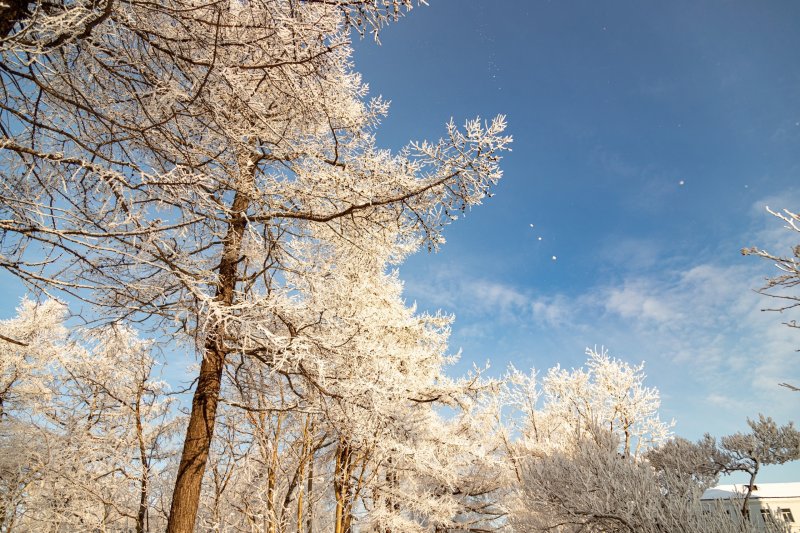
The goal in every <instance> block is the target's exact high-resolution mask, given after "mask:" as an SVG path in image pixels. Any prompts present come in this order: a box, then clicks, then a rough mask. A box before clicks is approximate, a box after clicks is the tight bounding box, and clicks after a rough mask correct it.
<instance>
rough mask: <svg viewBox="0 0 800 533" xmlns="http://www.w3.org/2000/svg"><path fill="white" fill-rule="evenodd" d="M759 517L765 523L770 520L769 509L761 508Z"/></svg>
mask: <svg viewBox="0 0 800 533" xmlns="http://www.w3.org/2000/svg"><path fill="white" fill-rule="evenodd" d="M761 518H763V519H764V523H765V524H769V523H770V522H772V514H771V513H770V512H769V509H761Z"/></svg>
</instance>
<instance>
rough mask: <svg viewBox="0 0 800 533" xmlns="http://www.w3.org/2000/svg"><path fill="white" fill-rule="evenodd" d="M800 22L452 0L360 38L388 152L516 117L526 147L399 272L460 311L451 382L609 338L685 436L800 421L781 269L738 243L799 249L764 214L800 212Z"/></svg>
mask: <svg viewBox="0 0 800 533" xmlns="http://www.w3.org/2000/svg"><path fill="white" fill-rule="evenodd" d="M798 20H800V4H798V3H797V2H788V1H787V2H778V1H774V2H768V3H767V2H738V1H715V2H702V3H699V2H688V1H673V2H659V3H656V2H633V1H609V2H593V1H573V2H556V1H553V2H544V1H531V0H519V1H516V0H514V1H512V0H506V1H504V2H502V3H501V2H486V1H479V0H437V1H432V2H431V5H430V6H429V7H420V8H417V9H414V10H413V11H412V12H411V13H410V14H409V15H408V16H407V17H406V18H405V19H404V20H402V21H401V22H400V23H398V24H396V25H392V26H390V27H388V28H387V29H386V30H385V31H384V32H383V33H382V35H381V41H382V44H381V46H377V45H375V44H374V43H373V42H371V41H369V40H365V41H361V42H359V43H357V44H356V56H355V65H356V70H358V71H359V72H361V73H362V75H363V77H364V81H366V82H368V83H369V85H370V89H371V94H372V95H382V96H384V97H385V98H387V99H389V100H391V101H392V107H391V110H390V115H389V117H388V118H387V119H386V120H385V122H384V124H383V125H382V127H381V128H380V130H379V132H378V139H379V142H380V143H381V144H383V145H384V146H387V147H391V148H399V147H400V146H402V145H403V144H405V142H407V141H408V140H410V139H423V138H428V139H435V138H438V137H439V136H440V135H441V134H442V133H443V131H444V130H443V125H444V123H445V122H446V121H447V120H449V119H450V118H451V117H453V118H455V120H456V121H457V122H463V121H464V120H465V119H467V118H471V117H474V116H476V115H480V116H482V117H486V118H491V117H492V116H494V115H496V114H498V113H503V114H506V115H507V116H508V121H509V130H510V133H511V134H513V136H514V144H513V152H512V153H511V154H509V155H508V156H507V157H506V159H505V160H504V164H503V168H504V171H505V176H504V178H503V180H502V182H501V183H500V184H499V186H498V187H497V188H496V189H495V193H496V194H495V197H494V198H491V199H489V200H487V201H486V202H485V203H484V205H482V206H480V207H478V208H476V209H474V210H473V211H471V212H469V213H468V214H467V216H466V217H465V218H464V219H462V220H459V221H457V222H456V223H455V224H453V225H452V226H451V227H449V228H448V229H447V231H446V238H447V244H446V245H444V247H443V248H442V250H441V251H440V252H439V253H437V254H427V253H420V254H417V255H416V256H414V257H412V258H411V260H409V261H408V262H407V263H406V264H404V265H403V266H402V267H401V269H400V271H401V277H402V278H403V279H404V280H405V281H406V294H407V297H408V299H409V301H416V302H417V304H418V305H419V307H420V309H427V310H436V309H443V310H445V311H448V312H452V313H455V315H456V322H455V325H454V328H453V336H452V348H453V350H454V351H455V350H457V349H459V348H461V349H463V355H462V362H461V363H460V364H459V365H458V366H457V367H456V368H455V369H454V372H456V373H458V372H463V371H466V370H467V369H469V368H470V367H471V365H472V364H473V363H475V364H478V365H482V364H484V363H485V362H486V361H487V360H489V361H491V365H492V372H495V373H497V374H500V373H502V372H503V371H504V369H505V368H506V366H507V364H508V363H513V364H514V365H515V366H517V367H518V368H526V369H527V368H530V367H536V368H540V369H546V368H549V367H551V366H553V365H555V364H557V363H560V364H561V365H562V366H565V367H575V366H580V365H581V364H583V362H584V360H585V356H584V349H585V347H587V346H594V345H605V346H606V347H607V348H609V350H610V352H611V354H612V355H615V356H617V357H620V358H623V359H626V360H628V361H631V362H639V361H642V360H643V361H645V362H646V371H647V373H648V383H649V384H650V385H651V386H656V387H658V388H659V389H660V391H661V393H662V400H663V401H662V416H663V417H664V418H667V419H669V418H673V417H674V418H675V419H676V421H677V425H676V427H675V432H676V433H677V434H679V435H682V436H685V437H688V438H697V437H699V436H701V435H702V434H703V433H704V432H710V433H712V434H714V435H718V436H719V435H725V434H730V433H733V432H735V431H744V430H746V429H747V427H746V424H745V419H746V417H748V416H749V417H755V416H756V415H757V414H758V413H759V412H763V413H765V414H767V415H771V416H773V417H774V418H776V419H777V420H778V421H779V422H781V423H785V422H787V421H789V420H792V419H796V413H797V410H798V409H797V408H798V407H800V394H798V393H792V392H790V391H788V390H786V389H784V388H781V387H778V385H777V384H778V383H779V382H782V381H790V382H795V383H798V382H800V354H798V353H796V352H795V350H796V349H797V348H800V334H798V333H797V331H793V330H790V329H789V328H786V327H784V326H782V325H781V321H783V320H785V319H786V317H781V316H779V315H778V314H775V313H763V312H761V308H763V307H765V306H768V305H769V304H770V302H769V301H768V300H767V299H765V298H763V297H761V296H759V295H757V294H755V293H754V292H753V289H754V288H756V287H758V286H760V285H761V284H762V282H763V279H764V277H766V276H768V275H771V274H772V273H773V270H772V269H773V267H772V266H771V265H770V264H769V263H767V262H765V261H763V260H758V259H756V258H752V257H742V256H741V255H740V252H739V250H740V249H741V248H742V247H744V246H752V245H758V246H760V247H766V248H768V249H771V250H775V251H780V252H782V253H788V251H789V245H790V244H797V235H794V236H793V235H791V234H790V233H789V232H788V231H787V230H785V229H782V226H781V224H780V222H779V221H778V220H777V219H774V218H772V217H771V216H769V215H768V214H767V213H766V212H765V210H764V206H765V205H769V206H770V207H772V208H775V209H780V208H790V209H793V210H798V209H800V179H799V178H800V150H799V148H800V53H799V52H798V50H800V30H798V29H797V24H796V22H797V21H798ZM530 224H534V227H533V228H531V227H530ZM539 237H541V238H542V239H541V240H539ZM554 256H555V257H556V259H555V260H553V257H554ZM737 479H738V478H737ZM790 480H792V481H797V480H800V465H798V464H793V465H791V466H788V467H782V468H770V469H767V470H766V471H764V473H763V474H762V477H761V481H764V482H765V481H790ZM728 481H731V480H730V479H729V480H728Z"/></svg>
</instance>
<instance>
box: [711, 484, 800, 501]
mask: <svg viewBox="0 0 800 533" xmlns="http://www.w3.org/2000/svg"><path fill="white" fill-rule="evenodd" d="M745 494H747V484H735V485H717V486H716V487H712V488H710V489H708V490H706V491H705V492H704V493H703V497H702V498H701V499H703V500H730V499H732V498H743V497H744V496H745ZM750 498H751V499H756V500H757V499H763V498H800V483H756V489H755V490H754V491H753V494H751V495H750Z"/></svg>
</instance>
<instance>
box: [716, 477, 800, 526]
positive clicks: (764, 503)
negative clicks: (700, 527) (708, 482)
mask: <svg viewBox="0 0 800 533" xmlns="http://www.w3.org/2000/svg"><path fill="white" fill-rule="evenodd" d="M746 494H747V485H746V484H745V485H718V486H716V487H714V488H711V489H708V490H707V491H705V493H703V497H702V498H701V500H702V501H704V502H709V503H710V502H715V501H716V502H721V503H722V505H724V506H726V507H729V508H730V509H731V512H739V511H740V509H741V507H742V502H743V500H744V497H745V495H746ZM748 507H749V508H750V520H751V521H752V522H753V523H754V524H761V525H762V526H763V525H764V524H765V521H766V520H769V518H770V515H771V516H772V517H773V518H775V519H777V520H783V521H785V522H786V523H788V524H789V525H790V526H791V528H792V532H793V533H794V532H800V522H798V521H797V520H798V519H800V483H756V488H755V490H753V493H752V494H751V495H750V501H749V503H748Z"/></svg>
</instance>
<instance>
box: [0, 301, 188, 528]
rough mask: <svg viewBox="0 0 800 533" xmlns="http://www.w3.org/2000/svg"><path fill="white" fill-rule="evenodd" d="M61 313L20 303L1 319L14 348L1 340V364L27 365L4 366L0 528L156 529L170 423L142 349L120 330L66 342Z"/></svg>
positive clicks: (57, 307)
mask: <svg viewBox="0 0 800 533" xmlns="http://www.w3.org/2000/svg"><path fill="white" fill-rule="evenodd" d="M64 313H65V307H64V306H63V305H61V304H58V303H56V302H53V301H48V302H45V303H43V304H41V305H36V304H34V303H32V302H30V301H28V300H25V301H23V303H22V305H21V306H20V308H19V310H18V316H17V317H16V318H14V319H12V320H9V321H4V322H3V323H2V326H4V328H3V330H4V331H6V332H8V333H10V334H11V335H7V336H9V337H11V338H14V339H15V340H16V341H19V342H18V343H11V342H7V341H2V340H0V355H2V357H0V360H2V361H5V362H7V361H14V360H17V361H19V360H21V359H22V360H26V361H27V362H28V364H27V365H21V364H16V365H13V366H11V365H9V366H5V365H4V368H3V378H4V379H5V382H6V383H8V381H9V380H8V379H7V378H8V376H15V377H16V386H15V387H11V388H8V390H9V391H10V392H11V394H10V398H11V399H13V400H14V401H13V402H10V403H6V410H5V413H4V417H3V418H2V419H0V430H2V433H1V435H2V447H3V449H4V450H3V451H4V454H3V455H4V460H3V463H2V467H0V481H1V485H2V487H1V491H2V493H1V494H0V510H2V513H0V514H2V520H3V522H2V525H3V526H4V530H7V531H11V530H15V529H20V530H22V531H25V530H37V531H38V530H51V531H66V530H70V531H76V530H93V529H109V528H111V529H114V528H116V529H119V528H130V529H131V530H135V531H137V532H142V531H146V530H150V529H159V525H158V524H162V525H163V523H164V518H165V514H163V513H164V511H165V510H164V509H162V510H161V511H162V514H161V515H160V516H159V514H158V512H159V505H158V501H159V500H161V499H162V497H163V491H164V489H165V488H167V487H166V486H165V483H164V481H165V480H164V474H165V472H164V470H165V466H166V464H167V459H168V454H169V453H170V448H169V439H170V437H171V435H172V434H173V432H174V429H175V422H174V415H173V413H172V412H171V405H172V403H173V402H172V401H170V400H168V399H167V398H166V397H165V395H164V393H165V384H164V383H163V382H162V381H160V380H158V379H156V378H155V377H154V375H153V372H154V367H155V360H154V359H153V357H152V356H151V354H150V346H149V344H148V343H146V342H143V341H141V340H139V339H137V338H136V336H135V335H134V334H133V332H132V331H130V330H128V329H126V328H122V327H109V328H104V329H103V330H101V331H100V330H95V331H92V332H89V334H88V336H83V337H82V336H81V335H77V334H75V333H73V335H72V338H70V337H68V336H67V333H68V330H67V329H66V328H65V327H64V326H63V318H64ZM26 332H27V334H26ZM34 332H35V333H34ZM23 345H25V346H23ZM28 350H31V351H28ZM26 351H27V353H25V352H26ZM32 384H35V388H33V389H31V386H32ZM26 390H27V391H28V392H29V393H28V394H26V395H23V394H22V392H23V391H26Z"/></svg>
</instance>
